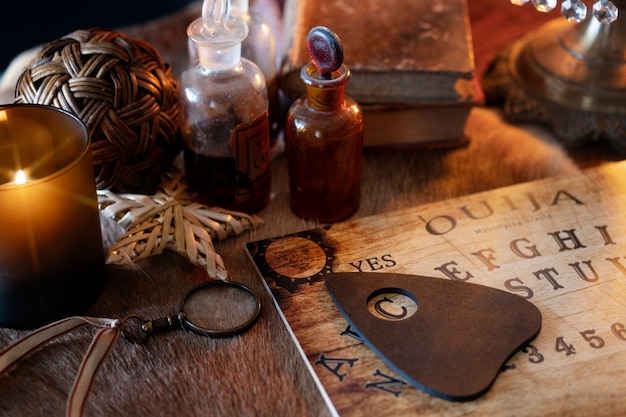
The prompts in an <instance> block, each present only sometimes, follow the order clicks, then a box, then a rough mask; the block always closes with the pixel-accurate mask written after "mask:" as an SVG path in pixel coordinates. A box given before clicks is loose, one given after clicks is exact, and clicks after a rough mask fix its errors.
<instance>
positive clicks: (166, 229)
mask: <svg viewBox="0 0 626 417" xmlns="http://www.w3.org/2000/svg"><path fill="white" fill-rule="evenodd" d="M186 188H187V187H186V184H185V183H184V182H183V174H182V172H181V171H180V170H174V171H172V172H169V173H167V174H165V176H164V178H163V182H162V183H161V186H160V189H159V192H157V193H156V194H155V195H152V196H147V195H143V194H115V193H113V192H111V191H109V190H98V205H99V208H100V212H101V213H102V215H104V216H105V217H107V218H109V219H111V220H114V221H115V222H116V223H117V224H118V225H119V226H121V228H122V229H123V230H124V233H123V235H122V236H121V237H120V238H119V239H118V240H117V242H115V243H114V244H113V245H111V247H110V248H109V250H108V253H107V263H113V264H118V265H124V264H133V263H134V262H135V261H137V260H139V259H143V258H146V257H148V256H151V255H157V254H160V253H162V252H163V251H164V250H166V249H169V250H174V251H175V252H177V253H178V254H180V255H182V256H184V257H186V258H187V259H188V260H189V261H190V262H191V263H192V264H194V265H196V266H200V267H202V268H204V269H206V271H207V272H208V274H209V276H210V277H211V278H217V279H222V280H227V279H228V273H227V270H226V267H225V266H224V261H223V259H222V257H221V256H220V255H219V254H218V253H217V252H216V251H215V247H214V245H213V241H214V239H217V240H219V241H221V240H224V239H226V238H227V237H229V236H236V235H240V234H241V233H243V232H245V231H247V230H250V229H253V228H256V227H258V226H260V225H261V224H263V219H262V218H261V217H259V216H257V215H248V214H245V213H240V212H235V211H229V210H224V209H221V208H216V207H207V206H205V205H202V204H199V203H195V202H192V201H191V200H190V199H189V196H188V195H187V194H186V192H185V191H186Z"/></svg>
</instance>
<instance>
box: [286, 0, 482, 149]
mask: <svg viewBox="0 0 626 417" xmlns="http://www.w3.org/2000/svg"><path fill="white" fill-rule="evenodd" d="M317 25H324V26H327V27H328V28H330V29H331V30H333V31H334V32H336V33H337V35H339V37H340V38H341V40H342V42H343V46H344V58H345V60H344V62H345V63H346V65H348V67H349V68H350V71H351V73H352V77H351V79H350V82H349V83H348V87H347V90H346V92H347V94H348V95H350V96H352V97H353V98H354V99H355V100H357V102H358V103H359V104H360V105H361V107H362V108H363V110H364V124H365V145H366V146H387V145H406V144H424V145H429V144H430V145H432V142H442V143H443V142H448V143H447V144H446V145H449V144H450V143H453V142H455V141H456V142H459V143H460V142H464V140H461V139H465V138H464V130H463V127H464V124H465V121H466V119H467V115H468V113H469V110H470V108H471V106H472V105H474V104H476V103H478V102H480V101H481V100H482V94H481V92H480V88H479V87H478V85H477V83H475V82H473V80H474V61H473V52H472V39H471V31H470V26H469V15H468V11H467V3H466V0H443V1H411V0H399V1H392V0H340V1H335V0H287V1H286V2H285V12H284V32H283V35H284V41H283V45H284V50H283V52H282V63H281V81H280V82H281V88H282V91H283V93H284V95H285V96H286V97H287V98H288V99H291V100H293V99H296V98H298V97H300V96H301V95H303V94H304V84H303V83H302V80H301V79H300V69H301V68H302V66H303V65H304V64H305V63H307V62H309V56H308V53H307V50H306V36H307V34H308V32H309V30H310V29H311V28H312V27H314V26H317ZM429 110H430V111H429ZM433 117H434V119H433ZM396 118H397V119H398V123H396ZM381 120H383V121H384V123H383V124H381ZM407 120H412V121H413V123H406V122H405V121H407ZM433 120H434V122H433ZM443 123H445V124H447V126H446V129H444V130H440V131H438V130H437V129H436V128H434V126H436V124H443ZM420 124H424V125H428V126H424V127H423V128H421V127H420ZM382 126H385V129H383V128H382Z"/></svg>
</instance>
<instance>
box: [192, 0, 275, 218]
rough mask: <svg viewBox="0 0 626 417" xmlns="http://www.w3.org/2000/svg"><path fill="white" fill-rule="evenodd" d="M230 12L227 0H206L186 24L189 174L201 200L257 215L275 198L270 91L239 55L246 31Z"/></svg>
mask: <svg viewBox="0 0 626 417" xmlns="http://www.w3.org/2000/svg"><path fill="white" fill-rule="evenodd" d="M229 12H230V2H229V1H225V0H205V1H204V2H203V5H202V17H201V18H198V19H196V20H195V21H194V22H192V23H191V24H190V25H189V27H188V29H187V35H188V36H189V39H190V43H193V45H194V46H195V54H196V56H195V57H194V58H195V59H194V62H193V63H192V65H191V67H190V68H189V69H187V70H186V71H184V72H183V73H182V74H181V80H180V81H181V82H180V84H181V85H180V94H181V100H180V102H181V103H180V107H181V112H182V119H183V123H182V129H181V130H182V136H183V141H184V144H185V148H184V151H183V153H184V161H185V179H186V182H187V184H188V186H189V190H190V192H191V196H192V198H193V199H194V200H196V201H198V202H201V203H203V204H206V205H209V206H219V207H223V208H226V209H230V210H236V211H243V212H246V213H255V212H258V211H259V210H261V209H262V208H264V207H265V206H266V205H267V204H268V202H269V198H270V155H269V120H268V99H267V89H266V84H265V77H264V76H263V73H262V72H261V70H260V69H259V67H258V66H257V65H256V64H254V63H253V62H251V61H249V60H247V59H245V58H242V57H241V42H242V41H243V40H244V39H245V37H246V35H247V33H248V28H247V26H246V24H245V23H244V22H243V21H242V20H240V19H237V18H234V17H231V16H229ZM192 57H193V55H192Z"/></svg>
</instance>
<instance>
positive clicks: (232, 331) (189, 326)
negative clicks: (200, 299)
mask: <svg viewBox="0 0 626 417" xmlns="http://www.w3.org/2000/svg"><path fill="white" fill-rule="evenodd" d="M210 287H230V288H236V289H239V290H241V291H244V292H246V293H248V294H249V295H251V296H252V297H253V298H254V300H255V301H256V310H255V311H254V313H253V314H252V316H250V318H249V319H248V320H247V321H245V322H244V323H242V324H240V325H239V326H235V327H231V328H228V329H222V330H216V329H207V328H204V327H200V326H197V325H196V324H194V323H193V322H192V321H190V320H189V319H187V315H186V313H185V303H186V302H187V301H188V300H189V299H190V298H191V297H192V296H193V295H194V294H196V293H197V292H199V291H202V290H205V289H207V288H210ZM178 311H179V313H178V316H179V320H180V324H181V325H182V326H183V328H184V329H185V330H189V331H191V332H194V333H196V334H199V335H202V336H208V337H230V336H234V335H236V334H239V333H243V332H245V331H246V330H248V329H250V327H252V325H253V324H254V323H255V322H256V320H257V319H258V318H259V315H260V313H261V300H260V298H259V297H257V295H256V294H255V293H254V292H253V291H252V290H251V289H250V288H249V287H248V286H246V285H244V284H242V283H240V282H234V281H207V282H203V283H202V284H199V285H197V286H195V287H193V288H192V289H191V290H189V292H188V293H187V295H185V298H183V300H182V301H181V302H180V308H179V309H178Z"/></svg>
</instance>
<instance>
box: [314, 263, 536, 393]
mask: <svg viewBox="0 0 626 417" xmlns="http://www.w3.org/2000/svg"><path fill="white" fill-rule="evenodd" d="M325 280H326V286H327V287H328V289H329V291H330V294H331V296H332V297H333V299H334V301H335V303H336V304H337V306H338V308H339V310H340V311H341V312H342V314H343V315H344V316H345V317H346V319H347V320H348V322H349V323H350V324H351V325H352V326H353V327H355V328H356V330H357V332H358V333H359V334H360V335H361V337H362V338H363V340H364V341H365V343H366V344H367V345H368V346H369V347H370V348H371V349H372V350H373V351H375V352H376V353H377V355H378V356H379V357H380V358H381V359H382V360H383V361H384V362H385V363H386V364H387V365H388V366H389V367H390V368H392V369H393V370H394V371H395V372H397V373H398V374H399V375H401V376H402V377H403V378H405V379H407V381H408V382H409V383H411V384H412V385H414V386H415V387H417V388H419V389H421V390H423V391H425V392H427V393H428V394H431V395H433V396H436V397H440V398H443V399H446V400H450V401H468V400H473V399H475V398H478V397H479V396H481V395H482V394H484V393H485V392H487V390H489V388H490V387H491V386H492V385H493V383H494V382H495V380H496V377H497V376H498V374H499V373H500V370H501V369H502V366H503V365H504V364H505V363H506V361H507V360H508V359H509V358H510V357H511V356H513V354H515V353H516V352H517V351H518V350H519V349H521V348H522V347H524V346H525V345H526V344H528V343H530V341H531V340H533V339H534V338H535V337H536V336H537V335H538V334H539V331H540V330H541V312H540V311H539V309H538V308H537V307H535V305H533V304H532V303H530V302H528V301H526V300H525V299H523V298H521V297H520V296H518V295H514V294H510V293H508V292H505V291H502V290H498V289H495V288H491V287H486V286H482V285H478V284H470V283H466V282H457V281H452V280H447V279H440V278H433V277H427V276H420V275H407V274H396V273H374V272H369V273H367V272H355V273H352V272H346V273H330V274H326V275H325Z"/></svg>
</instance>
